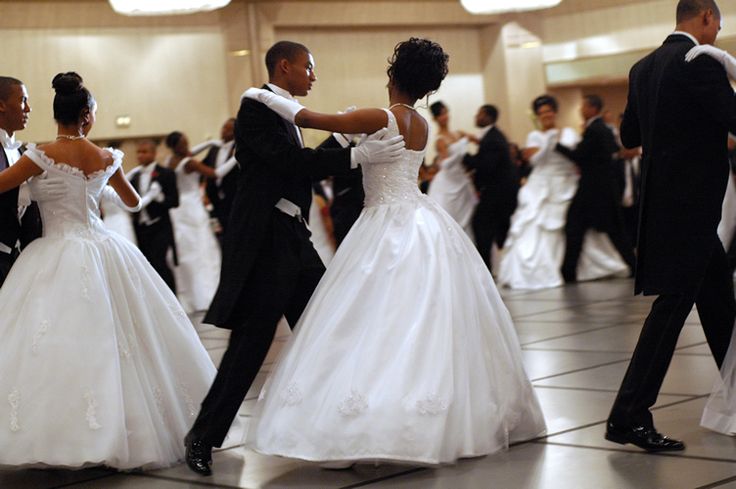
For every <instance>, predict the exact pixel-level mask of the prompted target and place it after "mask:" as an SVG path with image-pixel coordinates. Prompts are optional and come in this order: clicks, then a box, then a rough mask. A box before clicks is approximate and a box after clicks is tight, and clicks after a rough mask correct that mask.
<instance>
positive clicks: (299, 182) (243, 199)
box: [204, 86, 350, 329]
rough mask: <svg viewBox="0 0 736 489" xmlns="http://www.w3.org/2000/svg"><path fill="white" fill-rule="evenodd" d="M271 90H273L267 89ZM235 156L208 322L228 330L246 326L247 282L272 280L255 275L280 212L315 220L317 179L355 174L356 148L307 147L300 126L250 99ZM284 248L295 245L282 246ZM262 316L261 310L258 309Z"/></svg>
mask: <svg viewBox="0 0 736 489" xmlns="http://www.w3.org/2000/svg"><path fill="white" fill-rule="evenodd" d="M263 88H264V89H268V87H267V86H264V87H263ZM235 145H236V150H235V157H236V158H237V160H238V162H239V163H240V168H241V171H240V174H239V176H238V178H239V180H238V189H237V192H236V193H235V197H234V199H233V205H232V210H231V211H230V217H229V219H228V224H227V228H226V229H227V231H226V233H225V237H224V240H223V250H222V254H223V256H222V270H221V273H220V284H219V286H218V289H217V292H216V293H215V297H214V299H213V301H212V305H211V306H210V309H209V311H208V312H207V315H206V316H205V318H204V322H205V323H208V324H214V325H216V326H219V327H223V328H228V329H237V328H240V327H242V326H243V322H242V319H243V318H244V317H245V316H247V315H249V314H250V313H252V312H253V311H251V310H250V309H252V308H259V307H261V308H262V307H265V306H264V305H263V304H260V305H258V304H252V303H250V302H249V301H248V300H247V299H248V298H250V297H254V296H255V294H253V293H251V292H252V291H249V290H246V283H250V284H256V283H259V281H262V280H271V278H270V277H253V276H251V275H252V274H253V273H260V272H254V264H255V262H256V259H257V257H258V255H259V253H261V252H262V248H263V247H265V246H273V245H274V243H272V242H271V241H270V239H271V238H272V237H273V226H274V217H275V216H276V213H279V212H280V211H279V210H277V209H275V205H276V203H277V202H278V201H279V200H280V199H282V198H283V199H287V200H289V201H290V202H292V203H294V204H296V205H297V206H298V207H299V208H300V209H301V215H302V216H309V207H310V205H311V202H312V181H313V179H318V180H320V179H324V178H326V177H328V176H331V175H338V174H345V173H349V172H350V149H347V148H346V149H339V150H334V149H332V150H331V149H324V148H318V149H309V148H302V147H301V144H300V142H299V139H298V135H297V132H296V128H295V127H294V126H293V125H292V124H290V123H289V122H287V121H285V120H284V119H282V118H281V117H279V116H278V115H277V114H276V113H275V112H273V111H272V110H270V109H269V108H268V107H266V106H265V105H263V104H261V103H260V102H257V101H255V100H251V99H247V98H244V99H243V101H242V103H241V105H240V110H239V111H238V116H237V119H236V123H235ZM278 246H283V247H289V246H295V245H294V243H288V242H286V243H278ZM256 312H257V311H256Z"/></svg>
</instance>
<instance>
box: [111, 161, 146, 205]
mask: <svg viewBox="0 0 736 489" xmlns="http://www.w3.org/2000/svg"><path fill="white" fill-rule="evenodd" d="M107 183H108V184H109V185H110V186H111V187H112V188H113V190H115V193H117V194H118V196H119V197H120V200H121V201H122V202H123V204H125V206H126V207H127V208H130V209H136V208H137V207H138V205H139V204H140V201H141V198H140V196H139V195H138V192H136V191H135V189H134V188H133V186H132V185H131V184H130V182H129V181H128V179H126V178H125V175H124V174H123V170H122V168H118V170H117V171H116V172H115V173H113V175H112V177H110V180H109V181H108V182H107ZM133 212H134V211H133Z"/></svg>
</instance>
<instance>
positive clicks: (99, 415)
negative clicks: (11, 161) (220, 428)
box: [0, 145, 215, 469]
mask: <svg viewBox="0 0 736 489" xmlns="http://www.w3.org/2000/svg"><path fill="white" fill-rule="evenodd" d="M25 154H26V155H28V157H29V158H31V160H32V161H33V162H34V163H35V164H36V165H37V166H39V167H40V168H41V169H42V170H44V173H43V174H42V175H40V176H38V177H34V178H33V179H32V180H31V181H30V187H31V192H32V193H33V197H34V200H37V201H38V202H39V207H40V210H41V217H42V219H43V229H44V234H43V236H42V237H41V238H39V239H36V240H35V241H33V242H31V243H30V245H29V246H27V247H26V248H25V249H24V250H23V252H22V253H21V254H20V256H19V257H18V259H17V261H16V262H15V264H14V265H13V268H12V269H11V271H10V274H9V275H8V277H7V279H6V281H5V283H4V285H3V287H2V288H0V317H1V318H3V320H2V321H0V336H1V337H2V338H3V341H2V343H0V372H2V375H0V399H5V400H6V402H2V403H0V466H13V467H18V466H29V467H49V466H54V467H73V468H79V467H85V466H89V465H101V464H102V465H106V466H109V467H115V468H119V469H133V468H137V467H161V466H168V465H172V464H174V463H177V462H178V461H179V460H181V459H182V458H183V457H184V448H183V445H182V441H181V440H182V439H183V437H184V435H185V434H186V432H187V431H188V429H189V427H190V425H191V423H192V422H193V421H194V417H195V416H196V414H197V406H198V404H199V402H200V401H201V400H202V399H203V398H204V395H205V394H206V392H207V390H208V388H209V384H210V382H211V380H212V379H213V377H214V373H215V368H214V365H213V364H212V361H211V360H210V358H209V355H208V354H207V351H206V350H205V349H204V347H203V346H202V343H201V342H200V340H199V337H198V336H197V333H196V331H195V329H194V327H193V326H192V324H191V322H190V321H189V319H188V318H187V316H186V314H185V313H184V311H183V310H182V308H181V306H180V305H179V303H178V302H177V300H176V297H174V295H173V294H172V293H171V291H170V290H169V288H168V286H167V285H166V284H165V283H164V282H163V280H162V279H161V278H160V277H159V276H158V274H157V273H156V272H155V270H153V268H152V267H151V265H150V264H149V263H148V261H147V260H146V258H145V257H144V256H143V255H142V254H141V253H140V251H139V250H138V249H137V248H136V247H135V246H134V245H133V244H132V243H131V242H129V241H128V240H126V239H125V238H123V237H121V236H120V235H118V234H117V233H115V232H111V231H109V230H108V229H107V228H106V227H105V225H104V224H103V222H102V220H101V219H100V212H99V202H100V196H101V193H102V190H103V188H104V187H105V185H107V182H108V180H109V179H110V177H111V176H112V175H113V174H114V173H115V172H116V171H117V170H118V169H119V168H120V166H121V164H122V158H123V154H122V153H121V152H120V151H117V150H111V154H112V156H113V163H112V164H111V165H110V166H108V167H107V168H105V169H103V170H100V171H98V172H95V173H93V174H91V175H88V176H87V175H84V173H83V172H82V171H80V170H79V169H77V168H74V167H72V166H70V165H66V164H64V163H56V162H54V161H53V160H51V159H50V158H48V157H47V156H46V155H45V154H44V152H43V151H41V150H40V149H38V148H36V147H35V146H33V145H31V146H30V147H29V149H28V151H27V152H26V153H25ZM41 178H47V179H63V180H64V181H65V182H66V183H67V186H68V187H67V192H66V193H65V194H64V195H63V196H61V197H52V196H50V195H45V194H44V192H43V189H42V187H40V186H39V185H38V182H39V180H38V179H41ZM60 400H62V401H63V402H59V401H60ZM50 406H53V408H50Z"/></svg>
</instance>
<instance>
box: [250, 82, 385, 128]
mask: <svg viewBox="0 0 736 489" xmlns="http://www.w3.org/2000/svg"><path fill="white" fill-rule="evenodd" d="M243 97H245V98H250V99H253V100H256V101H258V102H260V103H262V104H264V105H266V106H267V107H268V108H269V109H271V110H273V111H274V112H276V113H277V114H278V115H280V116H281V117H282V118H284V119H286V120H287V121H289V122H292V123H293V124H296V125H297V126H299V127H305V128H309V129H322V130H323V131H331V132H340V133H343V134H360V133H365V134H372V133H374V132H376V131H378V130H379V129H383V128H384V127H386V126H387V125H388V115H386V112H385V111H383V110H382V109H360V110H355V111H352V112H347V113H343V114H322V113H320V112H314V111H311V110H309V109H306V108H304V106H303V105H301V104H300V103H299V102H297V101H296V100H289V99H286V98H284V97H282V96H281V95H277V94H275V93H273V92H271V91H269V90H263V89H260V88H249V89H248V90H246V91H245V93H244V94H243Z"/></svg>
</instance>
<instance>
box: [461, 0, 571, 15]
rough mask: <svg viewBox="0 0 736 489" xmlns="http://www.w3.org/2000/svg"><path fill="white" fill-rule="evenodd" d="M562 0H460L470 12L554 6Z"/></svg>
mask: <svg viewBox="0 0 736 489" xmlns="http://www.w3.org/2000/svg"><path fill="white" fill-rule="evenodd" d="M561 1H562V0H513V1H509V0H460V3H461V4H462V6H463V8H465V10H467V11H468V12H470V13H471V14H505V13H509V12H526V11H528V10H541V9H545V8H550V7H555V6H557V5H559V4H560V2H561Z"/></svg>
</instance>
